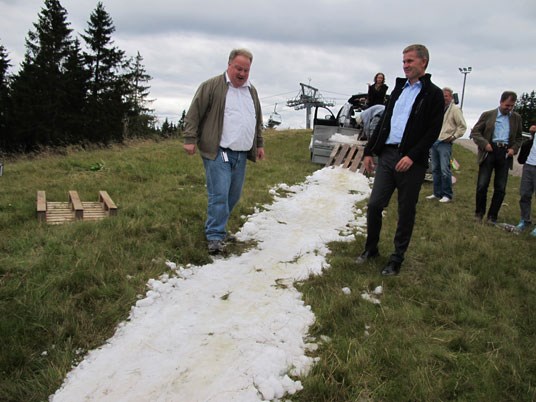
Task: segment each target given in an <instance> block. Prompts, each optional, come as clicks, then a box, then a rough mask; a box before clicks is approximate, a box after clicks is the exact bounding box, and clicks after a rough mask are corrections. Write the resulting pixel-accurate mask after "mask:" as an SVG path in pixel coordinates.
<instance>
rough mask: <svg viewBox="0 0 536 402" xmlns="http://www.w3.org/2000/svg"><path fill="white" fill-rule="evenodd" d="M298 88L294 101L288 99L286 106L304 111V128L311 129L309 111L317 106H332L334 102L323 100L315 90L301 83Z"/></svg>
mask: <svg viewBox="0 0 536 402" xmlns="http://www.w3.org/2000/svg"><path fill="white" fill-rule="evenodd" d="M300 86H301V92H300V93H298V95H297V96H296V97H295V98H294V99H289V100H288V101H287V106H289V107H293V108H294V109H295V110H301V109H305V110H306V115H305V127H306V128H311V109H312V108H313V107H317V106H321V107H326V106H334V105H335V102H334V101H331V100H325V99H323V97H322V95H320V94H319V93H318V89H317V88H314V87H312V86H310V85H307V84H303V83H301V82H300Z"/></svg>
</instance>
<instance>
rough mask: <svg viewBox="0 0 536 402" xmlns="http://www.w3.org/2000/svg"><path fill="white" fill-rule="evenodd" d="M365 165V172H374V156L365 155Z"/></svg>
mask: <svg viewBox="0 0 536 402" xmlns="http://www.w3.org/2000/svg"><path fill="white" fill-rule="evenodd" d="M363 166H364V168H365V173H368V174H372V173H374V168H375V166H374V159H373V158H372V156H365V157H363Z"/></svg>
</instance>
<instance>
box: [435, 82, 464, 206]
mask: <svg viewBox="0 0 536 402" xmlns="http://www.w3.org/2000/svg"><path fill="white" fill-rule="evenodd" d="M443 98H444V99H445V115H444V116H443V126H442V127H441V132H440V133H439V138H438V139H437V141H436V142H434V145H432V149H431V152H430V155H431V157H432V176H433V179H434V193H433V194H432V195H429V196H428V197H426V198H427V199H429V200H433V199H438V200H439V202H442V203H445V202H451V201H452V197H453V192H452V172H451V170H450V160H451V158H452V143H453V142H454V141H456V140H457V139H458V138H460V137H461V136H462V135H464V134H465V131H466V130H467V124H466V123H465V119H464V118H463V114H462V111H461V110H460V108H458V107H457V106H456V105H455V104H454V100H453V91H452V89H450V88H443Z"/></svg>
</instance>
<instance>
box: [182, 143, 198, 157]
mask: <svg viewBox="0 0 536 402" xmlns="http://www.w3.org/2000/svg"><path fill="white" fill-rule="evenodd" d="M182 147H183V148H184V150H185V151H186V153H187V154H188V155H193V154H195V148H196V147H195V144H183V146H182Z"/></svg>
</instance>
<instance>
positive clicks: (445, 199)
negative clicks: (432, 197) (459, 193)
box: [439, 196, 452, 203]
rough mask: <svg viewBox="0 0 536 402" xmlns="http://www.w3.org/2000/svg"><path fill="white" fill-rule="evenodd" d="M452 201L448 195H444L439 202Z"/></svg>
mask: <svg viewBox="0 0 536 402" xmlns="http://www.w3.org/2000/svg"><path fill="white" fill-rule="evenodd" d="M451 201H452V200H451V199H450V198H449V197H447V196H444V197H442V198H441V199H440V200H439V202H443V203H445V202H451Z"/></svg>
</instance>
